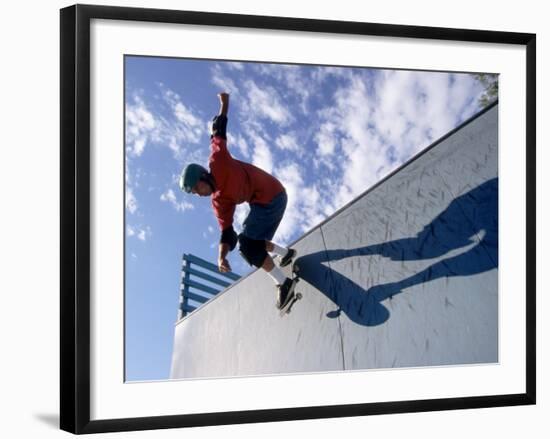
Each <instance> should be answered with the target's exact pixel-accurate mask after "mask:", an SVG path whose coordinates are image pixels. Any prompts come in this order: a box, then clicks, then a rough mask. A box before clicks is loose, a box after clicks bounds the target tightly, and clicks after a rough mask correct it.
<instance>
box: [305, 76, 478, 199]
mask: <svg viewBox="0 0 550 439" xmlns="http://www.w3.org/2000/svg"><path fill="white" fill-rule="evenodd" d="M451 77H452V76H450V75H448V74H445V73H436V72H434V73H432V72H411V71H389V70H387V71H378V72H377V73H376V74H375V75H372V74H370V75H368V76H366V75H363V74H358V73H354V74H352V75H349V77H348V78H347V80H346V82H345V83H344V84H342V85H341V86H339V87H338V89H337V91H336V92H335V94H334V97H333V99H334V101H333V102H332V103H331V105H330V106H327V107H326V108H325V109H323V110H322V111H320V112H319V115H320V118H321V124H320V130H319V133H317V134H316V135H315V140H316V142H317V152H318V154H319V159H318V162H319V163H325V164H327V165H328V164H329V162H328V161H327V160H323V158H324V157H325V156H327V157H331V156H332V155H333V154H334V153H335V152H337V151H338V152H340V149H341V154H340V153H339V156H338V157H339V159H340V160H339V163H341V164H342V171H341V173H340V175H339V176H338V178H337V180H338V182H339V186H338V190H337V191H336V193H335V196H334V197H333V198H332V199H331V200H328V204H329V205H331V206H336V207H341V206H343V205H344V204H346V203H347V202H349V201H350V200H351V199H353V198H355V197H356V196H358V195H359V194H360V193H362V192H364V191H365V190H366V189H367V188H368V187H370V186H372V185H373V184H374V183H376V182H377V181H379V180H380V179H381V178H383V177H384V176H385V175H387V174H388V173H389V172H391V171H392V170H393V169H395V168H396V167H397V166H399V165H401V164H402V163H403V162H405V161H406V160H408V159H409V158H411V157H412V156H413V155H414V154H416V153H417V152H419V151H420V150H422V149H423V148H425V147H426V146H428V145H429V144H430V143H432V142H433V141H435V140H436V139H437V138H439V137H441V136H442V135H444V134H445V133H447V132H448V131H449V130H451V129H452V128H454V127H455V126H456V125H457V124H458V123H459V122H460V121H462V120H464V118H466V117H469V116H470V115H472V114H473V113H474V112H475V111H476V110H477V106H476V105H475V104H474V103H472V102H471V101H472V99H471V97H472V95H476V84H475V81H474V80H473V79H472V77H471V76H468V75H456V78H454V79H453V80H450V78H451ZM332 169H334V168H332Z"/></svg>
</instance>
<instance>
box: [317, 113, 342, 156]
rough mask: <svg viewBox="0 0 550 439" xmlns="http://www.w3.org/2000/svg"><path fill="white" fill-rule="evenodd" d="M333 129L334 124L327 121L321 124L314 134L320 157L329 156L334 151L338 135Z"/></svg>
mask: <svg viewBox="0 0 550 439" xmlns="http://www.w3.org/2000/svg"><path fill="white" fill-rule="evenodd" d="M335 131H336V125H334V123H332V122H330V121H329V122H325V123H323V124H321V127H320V128H319V131H318V132H317V133H316V134H315V140H316V142H317V152H318V154H319V155H320V156H321V157H326V156H331V155H332V154H334V152H335V151H336V145H337V143H338V136H337V135H336V133H335Z"/></svg>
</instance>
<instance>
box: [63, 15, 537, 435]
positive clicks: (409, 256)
mask: <svg viewBox="0 0 550 439" xmlns="http://www.w3.org/2000/svg"><path fill="white" fill-rule="evenodd" d="M535 42H536V38H535V35H533V34H524V33H510V32H497V31H483V30H465V29H446V28H427V27H420V26H414V25H411V26H402V25H391V24H376V23H359V22H341V21H329V20H312V19H304V18H291V17H266V16H245V15H234V14H219V13H209V12H190V11H175V10H155V9H138V8H119V7H104V6H84V5H76V6H71V7H68V8H65V9H62V10H61V79H60V81H61V371H60V374H61V428H62V429H64V430H67V431H70V432H73V433H95V432H109V431H125V430H143V429H156V428H176V427H190V426H206V425H219V424H232V423H233V424H234V423H249V422H269V421H283V420H298V419H314V418H322V417H345V416H364V415H372V414H384V413H403V412H420V411H434V410H449V409H464V408H480V407H495V406H505V405H507V406H511V405H525V404H534V403H535V397H536V390H535V387H536V386H535V359H536V356H535V325H536V321H535V130H536V126H535V84H536V78H535V50H536V45H535V44H536V43H535Z"/></svg>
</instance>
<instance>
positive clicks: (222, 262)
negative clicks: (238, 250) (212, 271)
mask: <svg viewBox="0 0 550 439" xmlns="http://www.w3.org/2000/svg"><path fill="white" fill-rule="evenodd" d="M218 270H220V272H222V273H227V272H229V271H231V265H229V262H228V261H227V259H226V258H219V259H218Z"/></svg>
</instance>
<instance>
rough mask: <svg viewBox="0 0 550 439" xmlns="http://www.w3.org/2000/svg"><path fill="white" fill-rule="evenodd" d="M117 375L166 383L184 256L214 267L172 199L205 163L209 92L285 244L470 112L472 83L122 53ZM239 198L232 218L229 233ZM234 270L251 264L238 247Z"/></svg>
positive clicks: (211, 224) (191, 199)
mask: <svg viewBox="0 0 550 439" xmlns="http://www.w3.org/2000/svg"><path fill="white" fill-rule="evenodd" d="M125 90H126V97H125V99H126V102H125V117H126V144H125V151H126V224H125V226H126V291H125V293H126V296H125V297H126V377H127V379H128V380H156V379H166V378H168V375H169V370H170V359H171V353H172V343H173V333H174V323H175V321H176V317H177V308H178V302H179V283H180V270H181V257H182V254H183V253H192V254H195V255H197V256H199V257H202V258H204V259H207V260H209V261H212V262H215V261H216V259H217V244H218V240H219V229H218V225H217V222H216V220H215V217H214V216H213V213H212V210H211V206H210V199H208V198H199V197H196V196H191V195H187V194H184V193H182V192H181V191H180V190H179V187H178V179H179V176H180V173H181V171H182V169H183V168H184V167H185V165H186V164H187V163H190V162H196V163H200V164H202V165H203V166H205V167H207V163H208V155H209V126H210V121H211V119H212V117H213V116H214V115H215V114H216V113H217V111H218V110H219V101H218V99H217V97H216V94H217V93H219V92H220V91H227V92H228V93H230V96H231V97H230V108H229V123H228V147H229V150H230V152H231V154H232V155H233V156H234V157H235V158H237V159H239V160H243V161H247V162H251V163H253V164H254V165H256V166H259V167H260V168H262V169H264V170H265V171H267V172H269V173H271V174H273V175H275V176H276V177H277V178H278V179H279V180H280V181H281V182H282V183H283V185H284V186H285V187H286V189H287V193H288V198H289V200H288V206H287V210H286V213H285V217H284V219H283V221H282V223H281V225H280V227H279V230H278V231H277V234H276V235H275V238H274V241H276V242H279V243H282V244H288V243H290V242H292V241H294V240H296V239H297V238H299V237H300V236H301V235H302V234H303V233H304V232H306V231H308V230H310V229H311V228H312V227H314V226H315V225H317V224H318V223H320V222H321V221H322V220H324V219H325V218H326V217H327V216H329V215H330V214H332V213H334V212H335V211H336V210H337V209H339V208H340V207H342V206H343V205H345V204H346V203H348V202H349V201H351V200H352V199H354V198H355V197H356V196H357V195H359V194H361V193H362V192H364V191H365V190H366V189H368V188H369V187H370V186H372V185H373V184H375V183H376V182H377V181H379V180H380V179H381V178H383V177H384V176H386V175H387V174H388V173H390V172H391V171H392V170H394V169H395V168H396V167H399V166H400V165H402V164H403V163H404V162H405V161H407V160H408V159H410V158H411V157H412V156H413V155H415V154H416V153H418V152H419V151H421V150H422V149H424V148H425V147H427V146H428V145H430V144H431V143H432V142H434V141H435V140H437V139H438V138H439V137H441V136H443V135H444V134H445V133H447V132H448V131H450V130H452V129H453V128H454V127H456V126H457V125H459V124H460V123H461V122H463V121H464V120H465V119H467V118H469V117H470V116H472V115H473V114H475V113H476V112H478V111H479V110H480V108H479V104H478V99H479V96H480V95H481V93H482V92H483V87H482V86H481V85H480V84H479V82H478V81H476V80H475V78H474V77H473V75H468V74H454V73H444V72H419V71H405V70H383V69H365V68H348V67H346V68H338V67H327V66H296V65H283V64H269V63H246V62H224V61H203V60H186V59H169V58H151V57H127V58H126V71H125ZM247 212H248V207H247V205H246V204H244V205H241V206H239V208H238V209H237V212H236V216H235V228H236V229H237V231H238V230H239V229H240V225H241V223H242V221H243V220H244V218H245V217H246V214H247ZM229 262H230V264H231V265H232V267H233V269H234V271H235V272H237V273H239V274H246V273H248V272H249V271H250V267H249V266H248V265H247V264H246V263H244V261H242V259H241V258H240V256H239V255H238V253H237V252H233V253H232V254H231V256H230V258H229Z"/></svg>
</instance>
